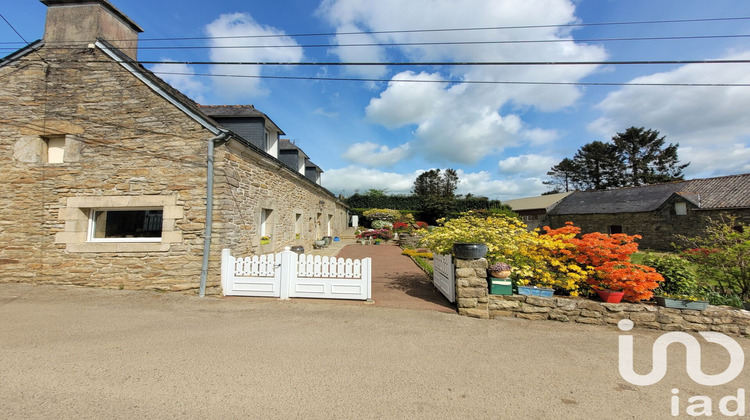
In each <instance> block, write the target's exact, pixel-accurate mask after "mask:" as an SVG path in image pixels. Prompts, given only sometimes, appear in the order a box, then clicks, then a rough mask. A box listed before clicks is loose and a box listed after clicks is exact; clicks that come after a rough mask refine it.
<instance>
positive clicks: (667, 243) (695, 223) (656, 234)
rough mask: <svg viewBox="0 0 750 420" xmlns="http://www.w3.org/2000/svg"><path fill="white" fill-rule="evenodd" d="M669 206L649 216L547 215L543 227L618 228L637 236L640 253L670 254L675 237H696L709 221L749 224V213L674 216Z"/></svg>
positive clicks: (585, 230)
mask: <svg viewBox="0 0 750 420" xmlns="http://www.w3.org/2000/svg"><path fill="white" fill-rule="evenodd" d="M674 213H675V212H674V207H673V206H669V205H667V206H664V207H663V208H661V209H659V210H657V211H652V212H640V213H616V214H575V215H570V214H568V215H547V219H546V224H547V225H549V226H550V227H552V228H559V227H562V226H565V222H568V221H570V222H573V223H574V224H575V225H576V226H578V227H580V228H581V232H583V233H589V232H602V233H610V232H611V228H612V227H613V226H614V227H619V228H620V229H621V233H626V234H628V235H641V237H642V238H641V239H639V240H638V245H639V246H640V248H641V249H653V250H663V251H674V247H673V246H672V244H673V243H677V244H679V243H680V241H679V239H678V238H677V237H676V235H685V236H688V237H691V236H699V235H701V234H702V233H703V231H704V229H705V228H706V226H707V225H708V223H709V219H713V220H719V219H720V218H721V217H722V215H726V214H731V215H735V216H738V217H739V218H740V220H742V221H743V222H744V223H750V209H734V210H731V211H728V210H699V209H696V208H694V207H691V206H688V208H687V214H686V215H680V216H678V215H676V214H674Z"/></svg>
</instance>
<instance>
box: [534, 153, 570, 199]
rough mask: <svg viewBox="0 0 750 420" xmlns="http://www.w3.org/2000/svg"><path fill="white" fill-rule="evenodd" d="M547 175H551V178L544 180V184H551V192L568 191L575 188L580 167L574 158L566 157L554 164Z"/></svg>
mask: <svg viewBox="0 0 750 420" xmlns="http://www.w3.org/2000/svg"><path fill="white" fill-rule="evenodd" d="M547 176H549V177H551V179H550V180H548V181H544V182H543V183H544V185H550V186H552V187H553V190H552V191H550V192H549V193H550V194H554V193H560V192H568V191H570V190H571V189H574V188H575V187H574V185H575V180H576V179H577V176H578V167H577V166H576V164H575V162H573V160H572V159H569V158H565V159H563V160H562V161H560V163H558V164H557V165H555V166H553V167H552V168H551V169H550V171H549V172H547Z"/></svg>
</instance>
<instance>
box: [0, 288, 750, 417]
mask: <svg viewBox="0 0 750 420" xmlns="http://www.w3.org/2000/svg"><path fill="white" fill-rule="evenodd" d="M0 319H2V323H0V407H1V408H0V417H2V418H8V419H21V418H76V419H78V418H306V419H308V418H425V419H427V418H430V419H434V418H451V417H452V418H502V419H505V418H507V419H519V418H528V419H545V418H550V419H552V418H554V419H571V418H584V419H608V418H609V419H659V418H661V419H664V418H672V417H671V416H670V398H671V397H672V392H671V390H672V389H673V388H677V389H679V394H678V397H679V398H680V409H681V412H682V413H683V415H684V413H685V408H686V406H687V405H688V403H687V400H688V398H689V397H691V396H694V395H704V396H708V397H710V398H712V400H713V410H714V418H717V417H719V418H720V416H719V413H718V408H719V401H720V399H721V398H722V397H723V396H725V395H730V394H734V395H735V396H736V395H737V392H738V388H740V387H742V388H747V387H748V384H750V374H748V372H749V371H750V367H746V368H745V370H744V371H743V372H742V374H741V375H740V377H739V378H737V379H735V380H734V381H732V382H730V383H728V384H726V385H722V386H716V387H706V386H702V385H698V384H696V383H694V382H692V380H690V378H689V377H688V376H687V375H686V374H685V361H684V360H685V358H684V353H685V352H684V350H682V349H681V348H679V347H678V346H673V347H675V348H674V349H672V350H671V351H670V353H669V370H668V373H667V376H666V377H665V378H664V379H663V380H662V381H661V382H659V383H658V384H656V385H652V386H649V387H640V386H634V385H631V384H629V383H627V382H626V381H625V380H623V379H622V378H621V377H620V375H619V374H618V370H617V347H618V344H617V342H618V335H619V333H620V332H619V330H617V329H616V328H615V327H604V326H586V325H570V324H564V323H556V322H543V321H542V322H540V321H524V320H519V319H500V320H478V319H472V318H465V317H461V316H458V315H455V314H451V313H444V312H438V311H425V310H409V309H398V308H383V307H377V306H374V305H365V304H361V305H336V304H328V303H325V302H316V303H312V302H309V301H306V300H303V299H298V300H289V301H279V300H275V299H269V300H266V299H258V298H231V299H226V298H224V299H222V298H214V297H209V298H203V299H199V298H197V297H193V296H185V295H180V294H170V293H161V294H159V293H153V292H130V291H117V290H100V289H90V288H81V287H59V286H33V285H24V284H0ZM634 336H635V343H636V368H639V369H638V370H639V372H645V371H646V370H648V369H650V364H651V361H650V360H651V343H653V341H654V340H655V339H656V338H657V337H658V336H659V334H657V333H656V332H653V331H644V330H641V331H635V332H634ZM699 340H700V341H701V343H702V347H703V359H704V360H703V370H704V371H705V372H706V373H718V372H720V371H722V370H723V369H724V368H725V367H726V366H727V364H728V358H727V356H726V352H725V351H724V350H723V349H722V348H720V347H718V346H717V345H713V344H712V345H708V344H706V343H705V342H704V341H703V340H702V339H700V338H699ZM738 341H739V342H740V344H741V345H742V347H743V349H744V351H745V353H746V354H750V345H749V344H750V341H749V340H747V339H738ZM730 407H731V405H730ZM685 418H687V417H685Z"/></svg>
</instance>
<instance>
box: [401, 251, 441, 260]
mask: <svg viewBox="0 0 750 420" xmlns="http://www.w3.org/2000/svg"><path fill="white" fill-rule="evenodd" d="M401 255H408V256H410V257H412V258H416V257H419V258H426V259H428V260H431V259H433V257H434V255H433V253H432V252H430V251H429V250H427V249H424V248H419V249H413V248H411V249H405V250H403V251H401Z"/></svg>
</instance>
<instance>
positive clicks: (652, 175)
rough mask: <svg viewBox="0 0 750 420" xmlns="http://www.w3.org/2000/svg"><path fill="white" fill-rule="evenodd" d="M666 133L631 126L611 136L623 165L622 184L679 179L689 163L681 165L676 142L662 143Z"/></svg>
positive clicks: (682, 176) (653, 182)
mask: <svg viewBox="0 0 750 420" xmlns="http://www.w3.org/2000/svg"><path fill="white" fill-rule="evenodd" d="M665 138H666V137H665V136H661V137H659V132H658V131H656V130H646V129H645V128H644V127H640V128H637V127H630V128H628V129H627V130H625V131H624V132H622V133H617V135H615V136H614V137H612V141H613V142H614V145H615V147H616V149H617V154H618V156H619V157H620V158H621V159H622V162H624V164H625V167H626V169H625V172H624V184H625V185H633V186H638V185H646V184H655V183H659V182H671V181H681V180H683V179H684V175H683V173H682V170H683V169H685V168H686V167H687V166H688V165H690V163H685V164H680V162H679V159H678V157H677V147H678V146H679V144H671V143H670V144H669V145H668V146H664V143H665Z"/></svg>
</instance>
